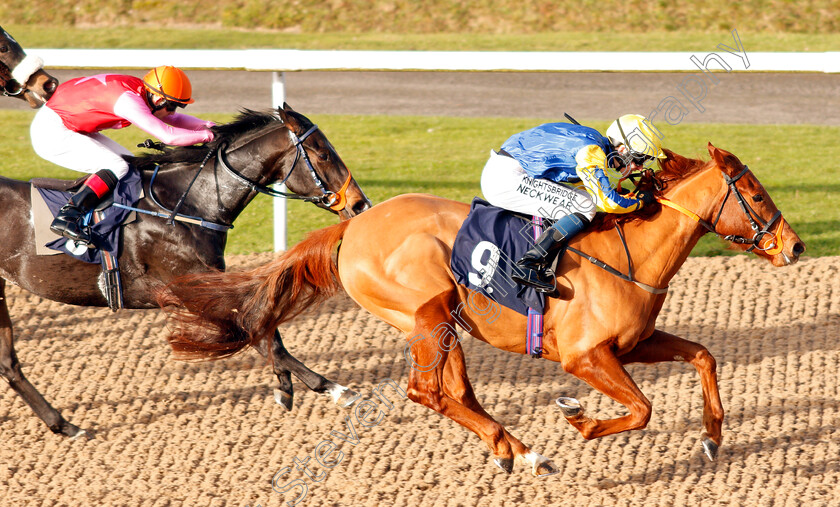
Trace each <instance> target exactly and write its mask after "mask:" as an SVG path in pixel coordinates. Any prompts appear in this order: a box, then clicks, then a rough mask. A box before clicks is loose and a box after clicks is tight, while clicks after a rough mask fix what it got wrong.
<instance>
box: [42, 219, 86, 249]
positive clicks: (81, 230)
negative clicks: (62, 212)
mask: <svg viewBox="0 0 840 507" xmlns="http://www.w3.org/2000/svg"><path fill="white" fill-rule="evenodd" d="M73 229H75V231H74V230H73ZM50 231H52V232H53V233H55V234H58V235H59V236H61V237H64V238H67V240H68V241H74V242H76V243H77V244H80V243H84V244H86V245H89V244H90V243H91V241H92V239H91V236H90V233H89V232H88V231H87V227H85V226H84V225H81V224H79V222H76V221H70V220H65V219H63V218H59V217H56V218H55V219H54V220H53V221H52V223H51V224H50Z"/></svg>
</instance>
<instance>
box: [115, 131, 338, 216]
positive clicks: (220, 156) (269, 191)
mask: <svg viewBox="0 0 840 507" xmlns="http://www.w3.org/2000/svg"><path fill="white" fill-rule="evenodd" d="M317 130H318V125H312V127H310V128H309V130H307V131H306V132H305V133H304V134H303V135H302V136H300V137H298V136H297V135H296V134H295V133H294V132H293V131H292V129H289V136H290V137H291V139H292V143H293V144H294V146H295V150H296V153H295V159H294V161H293V162H292V167H291V169H289V173H288V174H287V175H286V177H285V178H283V181H281V182H279V183H275V184H276V185H278V186H279V185H283V184H285V183H286V181H287V180H288V179H289V177H290V176H291V175H292V172H294V170H295V168H296V167H297V164H298V161H299V160H300V159H301V158H303V160H304V162H306V167H307V168H308V169H309V175H310V176H311V177H312V180H313V182H314V183H315V186H317V187H318V189H319V190H320V191H321V195H318V196H312V197H307V196H302V195H297V194H293V193H289V192H281V191H279V190H275V189H273V188H271V187H268V186H266V185H263V184H261V183H258V182H256V181H253V180H251V179H249V178H248V177H247V176H245V175H243V174H242V173H240V172H239V171H237V170H236V169H234V168H233V167H231V166H230V164H229V163H228V162H227V159H226V157H225V148H227V146H228V143H227V142H223V143H220V144H219V145H218V146H216V147H215V148H213V149H212V150H210V151H208V152H207V155H206V156H205V157H204V160H203V161H202V162H201V165H200V166H199V167H198V171H196V172H195V175H194V176H193V178H192V180H191V181H190V183H189V185H187V188H186V190H184V193H183V194H181V197H180V198H179V199H178V203H177V204H176V205H175V207H174V208H173V209H171V210H170V209H168V208H167V207H165V206H163V205H162V204H161V203H160V201H159V200H158V199H157V197H156V196H155V192H154V182H155V178H156V177H157V174H158V170H159V169H160V166H158V167H156V168H155V171H154V173H153V174H152V178H151V180H150V181H149V195H150V197H151V199H152V202H154V203H155V205H157V206H158V207H159V208H161V209H163V210H164V211H166V214H163V213H158V212H146V211H144V210H140V209H138V208H134V207H126V206H122V205H120V206H119V207H123V208H125V209H131V210H134V211H138V212H141V213H146V214H149V215H154V216H158V217H161V218H167V219H168V222H169V223H170V224H172V223H174V221H175V220H179V221H185V222H189V223H194V224H196V225H200V226H202V227H207V228H209V229H213V230H218V231H226V230H228V229H231V228H233V226H232V225H224V224H216V223H213V222H209V221H207V220H204V219H202V218H200V217H194V216H187V215H180V214H179V213H178V212H179V211H180V209H181V206H182V205H183V204H184V201H185V200H186V198H187V194H188V193H189V191H190V189H191V188H192V186H193V183H195V181H196V179H198V175H199V174H201V171H202V170H203V169H204V166H205V165H207V161H208V160H210V158H211V157H212V156H213V155H214V154H215V155H216V161H217V163H218V165H219V166H221V167H222V168H223V169H224V170H225V171H227V172H228V173H229V174H230V175H231V176H233V177H234V178H235V179H236V180H238V181H239V182H241V183H243V184H244V185H246V186H247V187H249V188H251V190H253V191H255V192H258V193H261V194H266V195H270V196H271V197H282V198H285V199H300V200H302V201H305V202H311V203H314V204H323V205H324V206H327V207H329V208H330V209H331V210H333V211H341V210H343V209H344V208H345V207H346V206H347V189H348V188H349V187H350V180H351V179H352V178H353V175H352V174H350V170H349V169H348V170H347V179H346V180H344V184H343V185H342V186H341V189H339V191H338V192H331V191H329V190H327V189H326V188H325V187H324V184H323V183H322V182H321V179H320V178H319V177H318V174H317V173H316V172H315V167H314V166H313V165H312V161H311V160H309V155H308V154H307V153H306V150H305V149H304V146H303V142H304V141H305V140H306V139H307V138H308V137H309V136H310V135H312V133H313V132H315V131H317ZM140 146H146V145H144V144H141V145H138V147H140ZM146 147H148V146H146Z"/></svg>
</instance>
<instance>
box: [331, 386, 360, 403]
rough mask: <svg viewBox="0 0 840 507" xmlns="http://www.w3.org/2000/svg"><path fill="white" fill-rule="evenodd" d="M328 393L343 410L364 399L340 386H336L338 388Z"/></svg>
mask: <svg viewBox="0 0 840 507" xmlns="http://www.w3.org/2000/svg"><path fill="white" fill-rule="evenodd" d="M328 392H329V394H330V396H331V397H332V399H333V402H335V404H336V405H338V406H339V407H341V408H347V407H349V406H350V405H352V404H353V403H355V402H356V400H358V399H359V398H361V397H362V395H361V394H359V393H357V392H356V391H354V390H352V389H348V388H346V387H344V386H340V385H338V384H336V386H335V387H333V388H332V389H330V390H329V391H328Z"/></svg>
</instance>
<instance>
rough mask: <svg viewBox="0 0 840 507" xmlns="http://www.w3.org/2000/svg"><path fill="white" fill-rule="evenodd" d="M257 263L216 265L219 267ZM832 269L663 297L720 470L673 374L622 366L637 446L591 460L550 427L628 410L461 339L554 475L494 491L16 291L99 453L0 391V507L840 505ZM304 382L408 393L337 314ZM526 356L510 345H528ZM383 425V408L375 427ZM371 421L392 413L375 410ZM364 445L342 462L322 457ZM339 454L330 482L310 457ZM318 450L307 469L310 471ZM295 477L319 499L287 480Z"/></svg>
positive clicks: (243, 358)
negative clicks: (565, 399)
mask: <svg viewBox="0 0 840 507" xmlns="http://www.w3.org/2000/svg"><path fill="white" fill-rule="evenodd" d="M270 257H271V254H261V255H257V256H247V257H237V258H232V259H231V266H232V267H240V268H241V267H244V266H246V265H254V264H256V263H259V262H265V261H267V260H268V259H269V258H270ZM838 279H840V258H818V259H809V258H806V259H804V260H803V261H802V262H800V263H799V264H797V265H795V266H793V267H789V268H773V267H772V266H770V265H769V264H768V263H766V262H764V261H761V260H758V259H756V258H754V257H749V256H746V255H742V256H738V257H734V258H691V259H689V260H688V262H687V263H686V265H685V266H684V267H683V269H682V271H681V272H680V274H679V275H678V276H677V278H676V279H675V280H674V281H673V283H672V285H671V288H672V290H671V293H670V295H669V296H668V299H667V302H666V304H665V307H664V309H663V311H662V314H661V316H660V319H659V327H660V328H663V329H666V330H668V331H670V332H674V333H676V334H679V335H682V336H684V337H686V338H689V339H692V340H695V341H699V342H701V343H703V344H705V345H706V346H707V347H708V348H709V349H710V350H711V352H712V353H713V354H714V355H715V357H716V358H717V360H718V374H719V377H720V388H721V395H722V398H723V401H724V408H725V409H726V411H727V413H726V419H725V422H724V444H723V446H722V447H721V452H720V457H719V460H718V461H717V462H715V463H709V462H707V461H706V459H705V457H704V456H703V455H702V452H701V449H700V443H699V436H700V426H701V415H702V398H701V392H700V386H699V381H698V376H697V374H696V373H695V372H694V369H693V368H692V367H690V366H688V365H685V364H668V365H659V366H641V365H634V366H630V367H629V370H630V373H631V375H633V377H634V378H635V379H636V381H637V382H638V383H639V385H640V387H641V388H642V390H643V391H644V392H645V393H646V395H647V396H648V397H649V398H650V400H651V401H652V402H653V406H654V414H653V418H652V420H651V422H650V424H649V426H648V428H647V429H646V430H644V431H637V432H632V433H624V434H620V435H617V436H612V437H606V438H603V439H600V440H595V441H591V442H587V441H585V440H584V439H583V438H582V437H581V436H580V435H579V434H578V433H577V432H576V431H575V430H574V429H573V428H572V427H571V426H570V425H569V424H568V423H566V422H565V420H564V419H563V418H562V416H561V414H560V412H559V410H558V409H557V408H556V406H555V405H554V399H555V398H556V397H557V396H561V395H566V396H575V397H578V398H579V399H580V400H581V401H582V402H583V404H584V407H585V408H586V409H587V411H588V412H589V413H590V415H592V414H598V415H600V416H601V417H603V416H616V415H619V414H620V413H621V408H620V407H618V406H617V405H616V404H614V403H613V402H612V401H610V400H609V399H607V398H606V397H604V396H603V395H601V394H599V393H596V392H594V391H593V390H592V389H590V388H589V387H588V386H587V385H585V384H583V383H582V382H580V381H578V380H577V379H575V378H573V377H571V376H570V375H568V374H565V373H564V372H563V371H562V369H561V368H560V366H559V365H557V364H555V363H550V362H547V361H544V360H534V359H530V358H527V357H524V356H519V355H513V354H509V353H505V352H502V351H498V350H496V349H493V348H491V347H490V346H488V345H486V344H484V343H481V342H479V341H477V340H474V339H472V338H469V337H467V338H466V339H465V340H464V341H463V342H462V343H463V345H464V349H465V354H466V357H467V364H468V367H469V371H470V375H471V378H472V381H473V385H474V386H475V390H476V393H477V395H478V397H479V400H480V401H481V402H482V403H483V404H484V406H485V408H487V410H488V411H489V412H490V413H491V414H492V415H494V416H495V417H496V418H497V419H498V420H499V421H501V422H502V423H503V424H505V425H506V427H507V428H508V430H509V431H511V432H512V433H513V434H514V435H516V436H518V437H519V438H520V439H521V440H523V441H524V442H525V443H527V444H529V445H531V446H533V448H534V450H535V451H537V452H540V453H542V454H544V455H545V456H547V457H549V458H551V459H553V461H554V463H555V464H557V465H558V466H559V468H560V473H559V474H557V475H554V476H551V477H549V478H545V479H535V478H533V477H532V476H531V475H530V471H529V470H527V469H526V468H525V467H524V466H523V465H521V464H518V465H517V467H516V468H515V470H514V473H513V474H511V475H507V474H505V473H504V472H502V471H501V470H499V469H498V468H496V467H495V466H494V465H492V464H491V461H490V456H489V452H488V450H487V449H486V447H485V446H484V444H483V443H482V442H481V441H480V440H479V439H478V437H476V436H475V435H474V434H472V433H470V432H468V431H467V430H466V429H464V428H462V427H460V426H458V425H456V424H455V423H454V422H452V421H450V420H449V419H446V418H444V417H442V416H441V415H439V414H436V413H434V412H432V411H430V410H428V409H426V408H425V407H422V406H420V405H416V404H414V403H412V402H411V401H409V400H408V399H401V398H399V397H398V396H395V395H394V394H393V393H392V392H390V391H385V392H386V394H387V393H389V394H390V396H389V398H390V399H391V401H392V402H393V404H394V406H393V409H392V410H390V411H389V412H387V411H386V412H385V415H383V416H382V418H381V420H380V421H379V422H378V423H377V424H375V425H372V427H370V428H364V427H362V426H360V425H359V424H358V421H357V419H356V416H355V415H353V412H352V411H348V410H342V409H340V408H338V407H337V406H336V405H334V404H333V403H332V401H331V400H330V399H329V398H328V397H325V396H323V395H316V394H315V393H312V392H310V391H308V390H306V389H305V387H304V386H303V385H302V384H300V383H297V382H296V383H295V388H296V398H295V407H294V409H293V411H291V412H286V411H285V410H284V409H283V408H282V407H281V406H279V405H277V404H275V403H274V401H273V399H272V390H273V387H274V384H275V382H276V380H275V379H274V377H273V376H272V374H271V372H270V368H269V367H267V366H265V365H264V363H263V362H262V360H261V359H260V358H259V356H258V355H257V354H256V353H254V352H253V351H246V352H245V353H243V354H241V355H240V356H237V357H234V358H231V359H227V360H222V361H219V362H215V363H196V364H188V363H182V362H176V361H173V360H172V359H171V357H170V351H169V348H168V345H166V343H165V341H164V334H165V323H164V318H163V314H162V313H161V312H160V311H122V312H119V313H117V314H112V313H111V312H110V311H108V310H105V309H79V308H74V307H69V306H64V305H59V304H57V303H53V302H50V301H46V300H43V299H40V298H37V297H34V296H31V295H29V294H28V293H24V292H22V291H20V290H19V289H17V288H15V287H10V288H9V290H8V297H9V303H10V310H11V314H12V319H13V320H14V321H15V325H16V336H17V342H16V343H17V351H18V355H19V357H20V358H21V361H22V363H23V366H24V372H25V373H26V374H27V376H28V377H29V378H30V380H32V381H33V383H34V384H35V385H36V386H37V387H38V388H39V389H40V390H41V391H42V392H43V393H44V394H45V396H46V397H47V398H48V399H49V400H50V401H51V402H52V403H53V405H54V406H56V408H58V409H59V410H61V411H62V413H63V414H64V416H65V417H67V418H68V419H69V420H70V421H72V422H74V423H75V424H77V425H80V426H82V427H84V428H86V429H89V430H92V431H93V432H94V434H95V438H93V439H91V440H76V441H71V440H68V439H66V438H63V437H58V436H55V435H53V434H52V433H50V432H49V430H48V429H47V428H46V427H45V426H44V425H43V424H42V423H41V422H40V421H39V420H38V419H37V418H36V417H35V416H34V414H33V413H32V412H31V411H30V409H29V408H28V407H27V406H25V405H24V403H23V402H22V401H21V400H20V399H19V398H18V396H17V395H15V393H13V392H12V390H11V389H10V388H8V386H6V385H4V386H3V387H2V388H0V393H2V394H0V432H2V442H3V444H2V450H0V453H2V457H0V498H2V499H3V500H2V501H0V503H2V505H4V506H50V507H52V506H64V505H66V506H93V505H105V506H123V505H125V506H135V505H138V506H139V505H144V506H145V505H149V506H169V505H173V506H174V505H179V506H180V505H190V506H192V505H201V506H208V505H212V506H221V505H235V506H245V505H251V506H256V505H262V506H263V507H266V506H281V505H286V504H285V502H286V501H290V500H293V499H294V498H295V497H296V496H297V495H299V494H300V492H301V490H300V488H297V487H291V488H288V489H289V490H288V491H286V492H285V493H280V492H278V491H276V490H274V489H272V479H273V478H274V477H275V474H277V473H278V472H279V471H281V470H283V469H284V468H285V467H292V468H291V470H290V471H289V472H290V473H289V474H288V475H281V476H280V477H277V479H276V481H275V482H274V485H275V487H276V488H277V489H278V490H281V489H283V488H284V486H285V485H287V484H289V483H291V482H293V481H294V480H296V479H297V480H300V481H305V484H306V485H307V488H308V489H307V493H306V496H305V498H303V499H301V501H300V503H299V504H298V505H304V506H306V505H310V506H316V505H317V506H320V505H367V506H378V505H383V506H384V505H387V506H390V505H398V506H421V505H422V506H456V505H470V506H471V505H481V506H484V505H488V506H489V505H494V506H495V505H519V504H522V505H525V504H527V505H643V504H644V505H703V506H706V505H722V504H726V505H730V504H731V505H802V504H807V505H838V504H840V486H838V484H840V432H838V431H837V428H838V427H840V387H838V386H840V290H838V282H837V281H838ZM284 336H285V337H286V344H287V346H288V347H289V349H290V350H291V351H292V352H293V353H295V354H296V355H297V357H299V358H300V359H301V360H303V361H305V362H306V363H307V364H308V365H309V366H310V367H312V368H313V369H315V370H316V371H319V372H321V373H322V374H324V375H327V376H328V377H330V378H333V379H334V380H336V381H338V382H341V383H344V384H345V385H349V386H351V387H353V388H355V389H357V390H359V391H362V392H364V393H370V391H371V390H372V389H373V388H374V387H376V385H377V384H379V383H380V382H381V381H382V380H383V379H386V378H390V379H393V380H395V381H396V382H398V383H399V384H400V385H401V386H402V387H403V388H405V386H406V381H407V371H408V370H407V367H406V363H405V360H404V358H403V357H402V351H403V348H404V343H405V342H404V340H403V339H402V338H401V337H400V336H398V334H397V333H396V332H395V331H393V330H392V329H390V328H389V327H388V326H387V325H386V324H384V323H382V322H380V321H378V320H376V319H374V318H373V317H371V316H370V315H369V314H367V313H366V312H365V311H364V310H360V309H359V308H358V307H357V306H356V305H355V304H354V303H353V302H352V301H351V300H349V299H348V298H347V297H346V296H342V297H337V298H334V299H332V300H330V301H329V302H327V303H326V304H325V305H324V306H323V307H322V308H321V309H320V310H318V311H317V312H314V313H309V314H306V315H304V316H302V317H300V318H298V319H296V320H295V321H293V322H292V323H291V324H290V325H287V326H286V327H285V329H284ZM523 339H524V338H523ZM381 406H384V405H381ZM383 410H385V409H384V408H383ZM346 416H350V417H351V421H352V422H353V424H354V428H355V429H356V431H357V442H356V444H355V445H353V444H351V443H348V442H345V441H342V440H341V439H339V438H336V437H335V436H332V435H331V431H336V432H342V433H347V432H348V430H347V423H346V421H345V417H346ZM325 440H332V441H333V442H335V443H336V444H340V445H338V447H337V449H336V450H335V451H334V452H333V454H332V456H331V457H330V458H329V459H336V457H338V456H339V455H338V452H339V451H341V452H342V453H343V455H342V456H341V458H342V460H341V462H340V463H337V464H335V465H334V467H333V468H332V469H326V468H324V467H322V466H320V465H318V464H316V459H315V457H314V452H315V448H316V447H317V446H318V444H319V443H320V442H322V441H325ZM323 450H324V448H322V451H323ZM296 457H297V458H298V459H299V460H301V461H304V460H306V459H307V457H310V460H309V462H308V466H309V467H310V471H311V473H313V474H316V478H317V479H319V482H316V481H315V480H313V479H311V478H308V477H306V476H305V475H304V473H303V472H301V471H298V470H297V469H296V468H295V465H294V463H293V460H294V459H295V458H296Z"/></svg>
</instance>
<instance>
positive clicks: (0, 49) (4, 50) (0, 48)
mask: <svg viewBox="0 0 840 507" xmlns="http://www.w3.org/2000/svg"><path fill="white" fill-rule="evenodd" d="M8 52H9V46H6V45H5V44H4V45H2V46H0V53H8Z"/></svg>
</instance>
